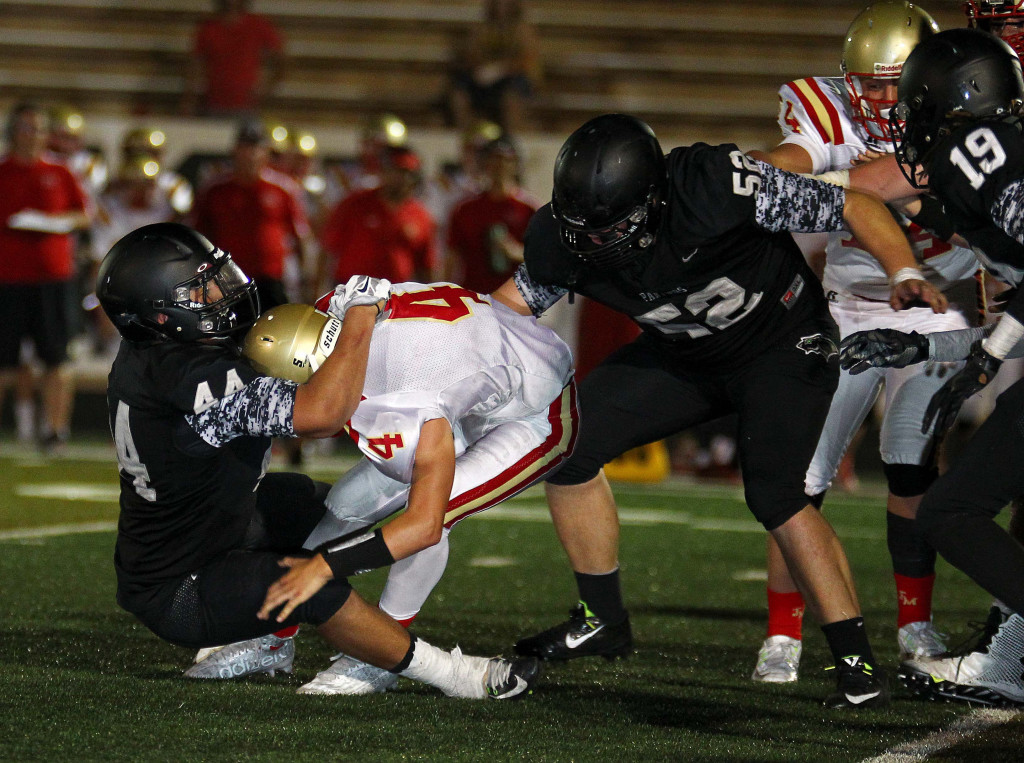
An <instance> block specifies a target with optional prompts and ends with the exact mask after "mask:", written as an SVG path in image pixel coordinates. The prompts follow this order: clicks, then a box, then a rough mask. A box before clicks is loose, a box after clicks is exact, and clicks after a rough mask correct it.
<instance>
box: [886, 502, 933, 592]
mask: <svg viewBox="0 0 1024 763" xmlns="http://www.w3.org/2000/svg"><path fill="white" fill-rule="evenodd" d="M885 525H886V534H885V539H886V544H887V545H888V546H889V556H891V557H892V569H893V572H895V573H896V574H897V575H905V576H907V577H908V578H926V577H928V576H929V575H933V574H934V573H935V556H936V555H935V549H933V548H932V547H931V546H929V545H928V541H926V540H925V539H924V534H923V533H921V532H920V531H919V530H918V529H917V527H916V525H915V524H914V520H913V519H907V518H906V517H901V516H899V515H898V514H893V513H892V512H891V511H887V512H885Z"/></svg>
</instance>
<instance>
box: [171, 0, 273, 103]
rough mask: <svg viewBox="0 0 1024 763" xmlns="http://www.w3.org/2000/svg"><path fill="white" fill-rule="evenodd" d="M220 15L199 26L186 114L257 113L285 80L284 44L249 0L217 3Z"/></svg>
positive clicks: (270, 24) (189, 80) (189, 75)
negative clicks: (252, 10) (278, 83)
mask: <svg viewBox="0 0 1024 763" xmlns="http://www.w3.org/2000/svg"><path fill="white" fill-rule="evenodd" d="M216 7H217V13H216V15H214V16H213V17H212V18H210V19H207V20H206V21H203V22H201V23H200V24H199V26H198V27H197V29H196V33H195V38H194V40H193V45H192V60H191V61H190V62H189V68H188V73H187V76H186V83H185V94H184V97H183V99H182V111H183V112H184V113H186V114H195V113H201V114H206V115H210V116H232V115H233V116H239V115H245V114H255V113H256V112H257V111H258V110H259V108H260V106H261V105H262V103H263V100H264V98H265V97H266V96H267V95H268V94H269V93H270V91H271V89H272V88H273V86H274V84H275V83H276V82H277V81H278V80H279V79H280V77H281V71H282V66H283V62H284V40H283V38H282V37H281V34H280V32H278V31H277V29H276V28H275V27H274V24H273V23H272V22H271V21H270V19H268V18H267V17H265V16H260V15H257V14H254V13H249V0H218V2H217V4H216Z"/></svg>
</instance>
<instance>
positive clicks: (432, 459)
mask: <svg viewBox="0 0 1024 763" xmlns="http://www.w3.org/2000/svg"><path fill="white" fill-rule="evenodd" d="M332 357H333V356H332ZM325 366H326V364H325ZM454 481H455V438H454V436H453V434H452V428H451V425H450V424H449V423H448V421H447V420H445V419H431V420H430V421H428V422H426V423H425V424H424V425H423V427H422V429H421V430H420V441H419V444H418V445H417V446H416V462H415V466H414V467H413V479H412V485H411V487H410V489H409V504H408V508H407V509H406V510H405V512H404V513H402V514H400V515H399V516H398V517H396V518H395V519H392V520H391V521H390V522H388V523H387V524H386V525H384V527H382V528H381V529H379V530H375V531H372V532H364V533H362V534H360V535H356V536H355V537H351V538H340V539H338V540H336V541H328V542H327V543H324V544H323V545H322V546H321V547H320V548H319V549H318V553H317V554H315V555H314V556H312V557H310V558H308V559H307V558H297V557H286V558H285V559H282V560H281V562H280V564H281V566H282V567H287V568H288V572H287V573H285V574H284V575H282V576H281V577H280V578H278V580H277V581H276V582H275V583H274V584H273V585H271V586H270V588H268V589H267V595H266V597H265V598H264V600H263V606H262V607H261V608H260V611H259V613H258V615H257V616H258V617H259V618H260V619H261V620H266V619H269V618H270V616H271V613H272V612H274V610H276V609H278V608H280V611H279V612H278V613H277V615H276V616H275V619H276V620H277V621H278V622H284V621H285V620H286V619H287V618H288V616H289V615H290V614H291V613H292V611H293V610H294V609H295V607H297V606H299V605H300V604H302V603H303V602H304V601H306V600H308V599H309V598H310V597H312V596H313V595H314V594H316V592H317V591H319V590H320V589H321V588H322V587H323V586H324V585H325V584H326V583H327V581H329V580H331V579H333V578H343V577H349V576H350V575H354V574H356V573H357V572H363V571H366V570H371V569H376V568H377V567H384V566H387V565H389V564H393V563H394V562H395V561H397V560H398V559H404V558H405V557H407V556H412V555H413V554H415V553H416V552H417V551H421V550H423V549H424V548H428V547H430V546H432V545H434V544H435V543H437V542H438V541H439V540H440V539H441V531H442V528H443V525H444V513H445V510H446V509H447V507H448V499H449V497H450V496H451V492H452V484H453V482H454Z"/></svg>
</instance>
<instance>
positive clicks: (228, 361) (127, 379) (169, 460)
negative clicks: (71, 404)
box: [107, 342, 270, 611]
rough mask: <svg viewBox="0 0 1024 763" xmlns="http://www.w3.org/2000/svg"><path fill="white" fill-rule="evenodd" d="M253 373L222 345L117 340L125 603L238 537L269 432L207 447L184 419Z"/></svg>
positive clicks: (114, 398) (116, 430) (112, 388)
mask: <svg viewBox="0 0 1024 763" xmlns="http://www.w3.org/2000/svg"><path fill="white" fill-rule="evenodd" d="M256 376H257V374H256V372H255V371H253V369H252V368H251V367H250V366H249V365H248V364H247V363H246V362H245V361H244V360H243V359H242V358H241V357H240V356H239V354H238V352H237V350H236V349H235V348H234V345H231V344H226V343H225V344H210V345H201V344H192V345H183V344H178V343H175V342H156V343H152V344H148V345H133V344H130V343H128V342H122V343H121V350H120V352H119V353H118V355H117V358H116V360H115V361H114V365H113V367H112V368H111V371H110V378H109V383H108V387H107V403H108V406H109V414H110V429H111V432H112V433H113V435H114V443H115V446H116V448H117V461H118V466H119V469H120V476H121V502H120V503H121V515H120V519H119V521H118V533H117V548H116V551H115V559H114V562H115V567H116V569H117V578H118V602H119V603H120V604H121V605H122V606H123V607H125V608H126V609H129V610H131V611H138V610H140V609H143V610H145V609H147V608H149V607H151V606H154V605H157V604H158V602H155V601H151V600H150V598H149V597H150V595H151V593H152V591H153V586H154V585H159V584H161V583H166V582H168V581H171V580H174V579H177V578H180V577H182V576H183V575H186V574H189V573H191V572H193V571H195V570H198V569H199V568H200V567H202V566H203V565H204V564H205V563H207V562H208V561H210V560H211V559H213V558H215V557H216V556H218V555H219V554H222V553H224V552H225V551H226V550H228V549H232V548H238V547H239V546H240V545H241V544H242V542H243V540H244V537H245V533H246V530H247V528H248V526H249V522H250V520H251V518H252V515H253V511H254V508H255V502H256V496H255V492H254V491H255V489H256V486H257V485H258V484H259V480H260V478H261V477H262V475H263V473H264V469H265V466H266V463H267V459H268V458H269V454H270V438H269V437H251V436H250V437H237V438H235V439H232V440H231V441H230V442H227V443H225V444H222V445H221V446H220V447H214V446H213V445H211V444H209V443H208V442H206V441H205V440H204V439H203V438H202V437H200V435H199V434H197V431H196V429H194V428H193V426H192V425H191V424H190V422H189V420H188V419H189V418H190V417H194V416H197V415H199V414H202V413H203V412H204V411H205V410H207V409H210V408H211V407H212V406H214V405H216V403H217V402H218V401H220V399H221V398H224V397H225V396H226V395H230V394H232V393H233V392H236V391H238V390H241V389H243V388H244V387H245V385H246V384H248V383H249V382H250V381H251V380H252V379H253V378H255V377H256Z"/></svg>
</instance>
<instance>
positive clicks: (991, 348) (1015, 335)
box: [981, 315, 1024, 360]
mask: <svg viewBox="0 0 1024 763" xmlns="http://www.w3.org/2000/svg"><path fill="white" fill-rule="evenodd" d="M1021 339H1024V325H1021V323H1020V321H1018V320H1017V319H1016V318H1014V317H1013V316H1012V315H1003V317H1002V318H1000V319H999V323H997V324H996V328H995V330H994V331H993V332H992V333H991V335H989V337H988V339H986V340H985V341H984V342H982V343H981V349H983V350H984V351H985V352H987V353H988V354H989V355H991V356H992V357H993V358H996V359H997V360H1004V359H1005V358H1006V356H1007V355H1009V354H1010V351H1011V350H1013V348H1014V347H1016V346H1017V343H1018V342H1020V340H1021Z"/></svg>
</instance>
